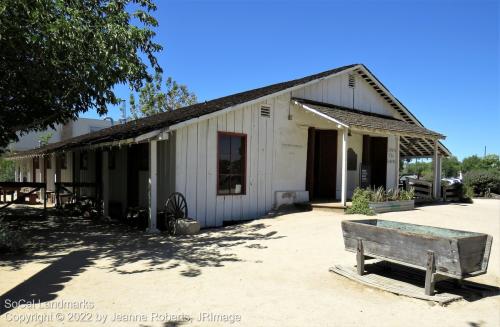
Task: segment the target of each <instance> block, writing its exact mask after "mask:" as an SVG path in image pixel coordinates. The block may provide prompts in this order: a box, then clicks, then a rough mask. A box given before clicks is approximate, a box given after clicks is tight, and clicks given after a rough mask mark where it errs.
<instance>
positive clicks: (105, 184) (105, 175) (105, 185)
mask: <svg viewBox="0 0 500 327" xmlns="http://www.w3.org/2000/svg"><path fill="white" fill-rule="evenodd" d="M108 162H109V150H105V151H103V152H102V202H103V215H104V217H107V216H109V169H108V167H109V166H108Z"/></svg>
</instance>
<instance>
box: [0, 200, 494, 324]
mask: <svg viewBox="0 0 500 327" xmlns="http://www.w3.org/2000/svg"><path fill="white" fill-rule="evenodd" d="M377 217H378V218H381V219H390V220H398V221H404V222H412V223H417V224H424V225H433V226H439V227H447V228H453V229H463V230H470V231H476V232H485V233H489V234H491V235H493V238H494V241H493V248H492V255H491V258H490V265H489V271H488V274H486V275H483V276H479V277H476V278H474V279H473V280H474V281H475V282H478V283H483V284H488V285H492V286H500V253H499V252H500V247H499V241H498V240H499V239H500V201H499V200H475V203H474V204H471V205H469V204H467V205H465V204H450V205H436V206H427V207H421V208H418V209H416V210H413V211H409V212H402V213H386V214H381V215H378V216H377ZM347 218H348V219H355V218H362V217H361V216H344V215H340V214H336V213H331V212H326V211H312V212H305V213H293V214H288V215H283V216H279V217H277V218H274V219H261V220H256V221H253V222H249V223H245V224H241V225H236V226H231V227H226V228H223V229H217V230H207V231H204V232H202V233H201V234H199V235H197V236H195V237H183V238H174V237H168V236H164V235H148V234H144V233H143V232H138V231H133V230H126V229H125V228H124V227H119V226H111V225H108V224H96V223H95V222H90V221H88V220H83V219H81V218H80V219H69V218H68V219H57V218H49V219H48V220H37V219H30V220H27V221H26V222H25V223H23V229H24V230H25V231H26V233H27V234H28V236H29V240H30V246H29V252H28V253H27V254H25V255H23V256H21V257H19V256H17V257H16V256H13V257H6V258H5V257H4V258H1V259H0V294H2V296H1V298H0V300H1V302H2V303H1V304H2V306H4V305H5V304H8V305H9V306H10V307H8V308H5V307H3V309H2V310H3V311H2V315H1V316H0V325H2V326H4V325H9V326H11V325H14V326H15V325H42V326H59V325H67V326H73V325H83V326H94V325H105V326H438V325H439V326H469V327H473V326H500V295H495V296H489V297H484V298H479V299H469V300H462V301H459V302H454V303H451V304H450V305H448V306H446V307H442V306H439V305H433V304H432V303H430V302H426V301H422V300H417V299H412V298H407V297H403V296H397V295H393V294H390V293H386V292H383V291H380V290H377V289H372V288H368V287H365V286H362V285H359V284H356V283H355V282H352V281H350V280H348V279H346V278H344V277H341V276H339V275H336V274H333V273H331V272H329V271H328V268H329V267H331V266H332V265H334V264H351V265H353V264H354V262H355V255H354V254H352V253H349V252H346V251H345V250H344V245H343V240H342V232H341V229H340V222H341V220H342V219H347ZM22 299H24V300H28V301H34V302H35V303H34V304H31V303H32V302H30V304H29V305H27V306H24V307H17V308H13V306H15V304H17V303H20V302H19V301H20V300H22ZM6 301H7V302H6ZM2 306H0V308H2ZM190 319H191V320H190ZM43 320H45V322H43V323H40V322H41V321H43ZM123 320H128V321H123Z"/></svg>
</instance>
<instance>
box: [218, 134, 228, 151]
mask: <svg viewBox="0 0 500 327" xmlns="http://www.w3.org/2000/svg"><path fill="white" fill-rule="evenodd" d="M219 153H220V154H227V155H229V154H231V136H229V135H221V136H220V138H219Z"/></svg>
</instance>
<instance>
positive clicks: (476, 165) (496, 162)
mask: <svg viewBox="0 0 500 327" xmlns="http://www.w3.org/2000/svg"><path fill="white" fill-rule="evenodd" d="M462 169H463V171H464V172H469V171H474V170H494V171H497V172H499V171H500V158H499V156H498V155H497V154H488V155H486V156H484V157H483V158H480V157H478V156H476V155H473V156H470V157H467V158H464V160H463V161H462Z"/></svg>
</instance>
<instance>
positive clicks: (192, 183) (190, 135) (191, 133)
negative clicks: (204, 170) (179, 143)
mask: <svg viewBox="0 0 500 327" xmlns="http://www.w3.org/2000/svg"><path fill="white" fill-rule="evenodd" d="M186 155H187V157H186V193H185V196H186V201H187V204H188V210H189V215H190V216H191V217H196V218H198V213H197V211H196V209H197V208H196V200H197V197H196V195H197V194H196V182H197V177H198V171H197V169H198V165H197V162H196V161H197V160H198V124H191V125H188V126H187V151H186Z"/></svg>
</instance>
